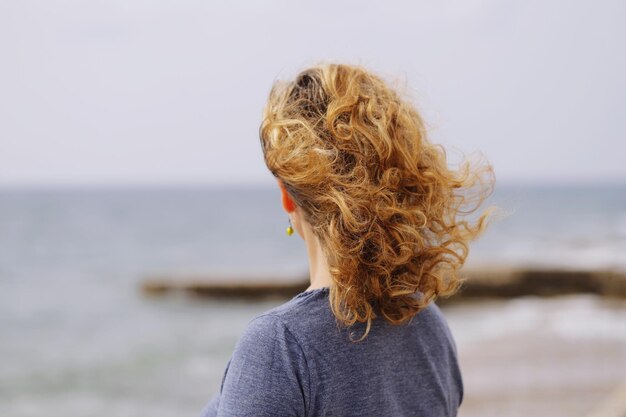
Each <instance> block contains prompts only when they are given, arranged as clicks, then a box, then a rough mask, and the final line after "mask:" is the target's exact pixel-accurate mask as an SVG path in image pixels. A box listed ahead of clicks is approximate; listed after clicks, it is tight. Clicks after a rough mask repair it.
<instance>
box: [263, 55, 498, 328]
mask: <svg viewBox="0 0 626 417" xmlns="http://www.w3.org/2000/svg"><path fill="white" fill-rule="evenodd" d="M260 139H261V145H262V149H263V153H264V158H265V163H266V164H267V167H268V168H269V170H270V171H271V172H272V174H273V175H274V176H275V177H277V178H278V179H279V180H280V182H281V183H282V186H283V187H284V188H285V190H286V191H287V192H288V194H289V196H290V197H291V199H292V200H293V202H295V204H296V205H297V206H298V208H299V209H301V212H302V214H303V217H304V220H305V221H306V222H307V223H308V225H309V226H310V228H311V230H312V231H313V233H314V234H315V236H316V237H317V238H318V239H319V242H320V243H321V246H322V248H323V250H324V253H325V255H326V258H327V261H328V264H329V268H330V273H331V276H332V279H333V282H334V285H333V286H332V287H331V289H330V301H331V308H332V311H333V313H334V314H335V316H336V318H337V319H338V320H339V321H341V322H342V323H344V324H345V325H348V326H349V325H352V324H354V323H356V322H367V330H366V332H365V334H364V335H363V337H365V336H366V335H367V333H368V332H369V328H370V324H371V320H372V319H374V318H376V317H377V315H378V314H380V315H382V316H383V317H384V318H385V319H386V320H388V321H390V322H392V323H396V324H398V323H402V322H405V321H406V320H408V319H410V318H411V317H413V316H414V315H415V314H416V313H417V312H418V311H420V310H421V309H422V308H424V307H425V306H426V305H427V304H428V303H429V302H430V301H432V300H433V299H435V298H436V297H438V296H448V295H451V294H453V293H454V292H455V291H456V290H457V289H458V287H459V284H460V282H461V279H460V277H459V275H458V270H459V268H460V267H461V266H462V265H463V264H464V262H465V260H466V258H467V255H468V243H469V242H470V241H471V240H473V239H474V238H475V237H477V236H478V235H479V234H480V233H481V232H482V231H483V230H484V228H485V227H486V225H487V222H486V220H487V216H488V214H489V212H488V211H486V212H485V213H483V214H482V215H480V216H479V217H478V218H477V219H476V220H475V222H474V223H473V224H471V223H470V222H469V221H467V220H465V219H463V216H464V215H467V214H470V213H472V212H474V211H476V210H477V209H478V207H479V206H480V205H481V203H482V202H483V200H484V199H485V198H486V197H487V196H488V195H489V194H491V192H492V191H493V184H494V176H493V170H492V168H491V166H490V165H488V164H487V165H484V166H479V167H472V166H471V165H470V163H469V162H465V163H464V164H463V165H462V167H461V168H460V169H459V170H458V171H454V170H451V169H450V168H449V167H448V165H447V162H446V153H445V150H444V149H443V148H442V147H441V146H440V145H436V144H432V143H431V142H430V141H429V140H428V138H427V135H426V129H425V126H424V122H423V121H422V118H421V117H420V115H419V113H418V112H417V110H416V109H415V107H414V106H413V105H412V104H411V103H410V102H409V101H408V100H406V99H404V98H403V97H402V96H401V95H400V94H399V92H397V91H395V90H394V89H392V88H391V87H390V86H389V85H388V84H387V83H386V82H385V81H384V80H383V79H381V78H380V77H378V76H377V75H375V74H372V73H371V72H369V71H367V70H365V69H364V68H362V67H360V66H353V65H339V64H321V65H317V66H314V67H311V68H308V69H306V70H304V71H302V72H301V73H300V74H298V75H297V76H296V78H295V80H293V81H290V82H276V83H275V84H274V86H273V87H272V90H271V92H270V96H269V99H268V102H267V105H266V107H265V110H264V115H263V121H262V124H261V128H260ZM468 205H469V207H468Z"/></svg>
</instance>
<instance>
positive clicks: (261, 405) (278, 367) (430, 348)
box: [203, 287, 463, 416]
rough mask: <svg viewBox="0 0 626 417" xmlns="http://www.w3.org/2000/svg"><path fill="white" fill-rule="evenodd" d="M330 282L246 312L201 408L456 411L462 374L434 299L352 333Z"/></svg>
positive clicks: (303, 412) (231, 412) (212, 412)
mask: <svg viewBox="0 0 626 417" xmlns="http://www.w3.org/2000/svg"><path fill="white" fill-rule="evenodd" d="M328 292H329V289H328V288H327V287H325V288H318V289H313V290H309V291H305V292H303V293H301V294H299V295H297V296H295V297H294V298H292V299H291V300H290V301H288V302H286V303H284V304H282V305H280V306H278V307H276V308H274V309H272V310H269V311H267V312H266V313H264V314H262V315H260V316H258V317H256V318H255V319H254V320H252V321H251V322H250V323H249V325H248V327H247V329H246V331H245V332H244V334H243V335H242V337H241V338H240V339H239V341H238V343H237V346H236V348H235V350H234V353H233V355H232V357H231V359H230V361H229V362H228V366H227V367H226V371H225V373H224V378H223V380H222V386H221V390H220V393H219V394H218V395H216V396H215V397H214V398H213V399H212V400H211V402H210V403H209V405H208V406H207V408H206V409H205V411H204V412H203V416H456V414H457V408H458V407H459V405H460V403H461V400H462V396H463V386H462V380H461V374H460V371H459V367H458V363H457V357H456V349H455V345H454V341H453V339H452V336H451V334H450V332H449V329H448V326H447V324H446V322H445V319H444V318H443V316H442V314H441V312H440V310H439V308H438V307H437V306H436V305H435V304H432V303H431V304H430V305H429V306H428V307H427V308H425V309H423V310H422V311H420V312H419V313H418V314H417V315H415V316H414V317H413V318H412V319H411V321H409V322H407V323H404V324H402V325H393V324H391V323H389V322H387V321H385V320H382V319H377V320H374V321H373V323H372V326H371V329H370V332H369V334H368V337H367V338H365V339H364V340H363V341H360V342H353V341H351V340H350V338H349V332H356V333H359V332H360V333H362V331H363V329H362V327H361V326H358V325H356V326H352V327H351V328H350V329H348V328H345V327H340V326H338V325H337V322H336V320H335V317H334V316H333V314H332V311H331V309H330V306H329V302H328ZM359 335H360V334H356V335H355V336H357V337H358V336H359ZM353 338H354V337H353Z"/></svg>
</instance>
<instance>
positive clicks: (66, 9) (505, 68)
mask: <svg viewBox="0 0 626 417" xmlns="http://www.w3.org/2000/svg"><path fill="white" fill-rule="evenodd" d="M625 23H626V2H624V1H621V0H618V1H593V2H592V1H565V0H562V1H509V2H506V1H502V0H485V1H479V0H459V1H446V0H443V1H415V0H413V1H403V2H398V1H376V2H367V1H341V0H334V1H308V2H297V1H286V0H285V1H248V2H245V3H244V2H241V1H212V2H211V1H208V0H204V1H189V0H175V1H174V0H172V1H169V2H167V1H163V0H158V1H155V0H151V1H146V0H141V1H133V0H103V1H93V0H88V1H60V0H38V1H28V0H15V1H11V0H4V1H1V2H0V186H21V185H27V186H33V185H34V186H42V185H43V186H47V185H105V184H107V185H108V184H113V185H134V184H151V185H160V184H165V185H172V184H187V183H201V184H204V183H212V184H213V183H216V184H227V185H228V184H234V183H242V184H244V183H245V184H248V183H250V184H271V183H273V177H272V176H271V175H270V174H269V172H268V171H267V169H266V167H265V165H264V164H263V161H262V156H261V151H260V147H259V141H258V126H259V122H260V116H261V111H262V107H263V104H264V101H265V99H266V97H267V93H268V91H269V88H270V86H271V84H272V82H273V80H274V79H275V78H289V77H292V76H293V75H294V74H295V73H296V72H297V71H298V70H299V69H302V68H303V67H305V66H307V65H310V64H315V63H316V62H318V61H319V60H321V59H325V60H330V61H334V62H339V61H343V62H348V63H357V64H363V65H365V66H367V67H368V68H370V69H371V70H373V71H375V72H378V73H379V74H381V75H383V76H385V77H387V78H394V77H395V78H399V79H400V80H402V81H404V82H406V83H407V84H408V87H409V88H410V91H411V94H412V96H413V97H414V103H415V104H416V105H417V107H418V109H419V110H420V111H421V112H422V114H423V116H424V117H425V119H426V121H427V123H428V125H429V128H430V135H431V136H430V138H431V140H432V141H434V142H438V143H442V144H444V145H445V146H446V147H447V148H448V149H449V152H450V162H451V164H454V163H455V161H458V158H459V156H460V155H461V152H462V153H464V154H466V155H476V153H477V152H480V153H482V155H483V156H484V157H485V158H486V159H488V160H489V161H490V162H491V163H492V164H493V165H494V168H495V171H496V176H497V178H498V180H500V181H502V182H511V181H515V182H532V183H545V182H549V183H553V182H580V181H584V182H593V181H621V182H624V181H626V135H625V134H626V112H625V110H626V82H625V78H626V77H625V76H624V74H626V48H625V47H624V43H625V41H626V24H625Z"/></svg>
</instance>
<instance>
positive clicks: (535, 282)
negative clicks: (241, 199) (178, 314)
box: [141, 267, 626, 303]
mask: <svg viewBox="0 0 626 417" xmlns="http://www.w3.org/2000/svg"><path fill="white" fill-rule="evenodd" d="M461 276H462V277H463V278H464V279H465V280H464V282H463V285H462V286H461V289H460V290H459V292H458V293H457V294H455V295H454V296H452V297H450V298H448V299H442V300H439V301H441V302H444V303H448V302H455V301H462V300H467V299H480V298H513V297H521V296H527V295H534V296H556V295H564V294H597V295H601V296H607V297H617V298H626V273H624V272H620V271H613V270H568V269H557V268H511V267H489V268H472V269H469V268H468V269H465V270H463V271H462V272H461ZM308 286H309V282H308V276H307V275H306V274H302V275H301V276H299V277H293V278H289V279H285V278H281V279H276V278H273V277H257V276H254V277H252V276H211V275H194V276H166V275H163V276H148V277H145V278H144V279H143V280H142V282H141V290H142V291H143V293H144V294H146V295H149V296H160V295H164V294H168V293H181V292H182V293H187V294H190V295H194V296H198V297H219V298H246V299H264V298H290V297H293V296H295V295H296V294H298V293H300V292H302V291H304V290H305V289H306V288H307V287H308Z"/></svg>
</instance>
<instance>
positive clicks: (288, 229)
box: [287, 217, 293, 236]
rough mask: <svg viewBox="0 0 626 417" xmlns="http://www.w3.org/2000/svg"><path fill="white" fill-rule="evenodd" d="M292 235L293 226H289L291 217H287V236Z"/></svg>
mask: <svg viewBox="0 0 626 417" xmlns="http://www.w3.org/2000/svg"><path fill="white" fill-rule="evenodd" d="M291 235H293V227H291V217H290V218H289V226H288V227H287V236H291Z"/></svg>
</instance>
